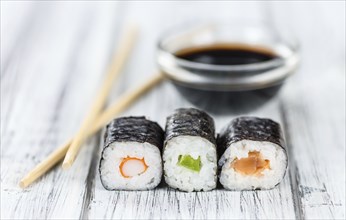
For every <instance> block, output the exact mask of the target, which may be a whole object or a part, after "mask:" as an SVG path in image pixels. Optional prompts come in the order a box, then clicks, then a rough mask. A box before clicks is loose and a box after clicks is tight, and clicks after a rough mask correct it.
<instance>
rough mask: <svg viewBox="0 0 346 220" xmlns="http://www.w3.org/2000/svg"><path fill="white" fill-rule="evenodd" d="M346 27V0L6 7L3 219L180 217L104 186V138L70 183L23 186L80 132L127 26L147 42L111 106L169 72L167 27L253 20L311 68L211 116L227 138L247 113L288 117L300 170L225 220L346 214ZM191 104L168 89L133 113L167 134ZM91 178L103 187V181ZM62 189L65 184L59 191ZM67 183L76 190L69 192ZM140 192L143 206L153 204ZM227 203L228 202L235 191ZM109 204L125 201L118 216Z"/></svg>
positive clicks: (57, 177)
mask: <svg viewBox="0 0 346 220" xmlns="http://www.w3.org/2000/svg"><path fill="white" fill-rule="evenodd" d="M345 19H346V18H345V1H1V46H0V47H1V182H2V184H1V192H2V193H1V203H2V204H1V210H2V214H1V217H4V218H9V217H14V218H21V217H22V218H24V217H25V218H34V219H35V218H36V219H37V218H47V217H48V218H61V217H66V218H75V217H79V216H84V217H85V215H84V214H85V213H87V214H88V215H89V217H90V218H103V217H105V216H108V217H114V216H117V215H116V214H119V215H120V214H121V216H123V217H128V218H135V217H139V216H142V217H144V218H151V217H153V216H154V217H161V218H169V217H176V216H173V215H174V212H175V211H174V210H175V209H174V208H175V206H174V205H172V207H173V208H172V209H170V208H171V207H170V205H169V204H168V203H167V204H166V203H164V202H163V203H162V204H166V205H167V209H166V211H165V212H164V211H163V210H164V209H158V208H157V209H156V208H152V209H148V210H147V209H146V210H147V211H145V210H144V209H141V210H139V209H137V208H136V204H137V203H136V202H132V203H131V201H132V200H131V201H130V200H124V203H126V201H127V205H129V206H130V207H132V208H133V209H131V210H137V211H134V212H135V214H136V215H135V214H133V215H132V214H131V212H125V214H124V209H123V206H121V205H117V204H118V203H117V204H115V202H114V201H115V200H114V198H113V197H111V196H109V194H106V193H105V192H104V190H103V189H102V187H101V186H100V183H99V180H98V177H97V176H96V177H97V178H95V175H97V174H95V173H97V172H96V171H95V170H97V160H98V158H97V157H96V158H95V152H94V151H93V147H95V146H99V142H100V135H98V136H97V137H94V138H93V139H91V140H90V141H89V142H88V143H87V144H86V145H87V146H85V147H84V148H83V149H82V152H81V155H80V156H79V158H78V160H77V161H76V163H77V164H76V167H77V169H76V170H73V171H71V172H70V173H69V174H67V175H66V176H65V175H62V173H61V171H60V170H58V169H57V170H56V171H54V173H53V175H48V176H47V177H45V179H44V181H42V182H44V183H42V182H40V183H38V185H36V188H32V189H31V190H28V191H25V192H22V191H20V190H19V189H18V187H17V184H18V181H19V179H20V178H21V177H22V176H23V175H24V173H26V172H27V171H28V170H29V168H31V167H34V165H36V164H37V163H38V162H39V161H41V160H42V159H43V158H45V157H46V155H48V154H49V153H50V152H52V150H54V149H55V148H56V147H57V146H58V145H59V144H61V143H63V142H64V141H65V140H66V138H68V137H70V136H71V134H73V133H74V132H75V131H76V130H77V129H78V128H79V126H80V123H81V121H82V119H83V117H84V116H85V114H86V113H87V112H88V109H89V107H90V104H91V102H92V99H93V97H94V95H95V93H96V91H97V90H98V88H99V85H100V83H101V82H102V79H103V76H104V74H105V72H106V69H107V65H108V64H109V62H110V60H111V58H112V54H113V53H114V51H115V50H116V49H117V42H118V41H119V38H120V35H121V33H122V30H123V29H124V27H126V26H128V25H129V24H133V23H134V24H137V25H138V26H139V28H140V35H139V38H138V41H137V42H136V45H135V48H134V51H133V53H132V54H131V56H130V59H129V61H128V63H127V65H126V68H125V70H124V71H123V73H122V74H121V77H120V79H119V80H117V81H116V82H115V83H114V88H113V91H112V93H111V95H110V97H109V103H111V102H112V101H114V100H116V98H117V97H118V96H119V95H120V94H122V93H123V92H124V91H127V90H128V89H129V88H134V87H136V85H138V84H139V83H140V82H143V81H145V80H146V79H147V78H148V77H149V76H150V75H152V74H154V73H155V72H157V71H158V65H157V43H158V39H159V37H160V36H161V34H162V32H163V31H164V30H167V29H169V28H170V27H172V26H175V25H179V24H185V23H188V22H193V21H202V20H203V21H208V20H217V21H245V20H246V21H250V22H251V21H265V22H266V23H267V24H268V25H269V26H270V27H272V28H274V29H276V28H278V29H279V28H283V29H288V30H291V33H292V34H294V35H295V36H296V38H297V40H298V42H299V44H300V50H299V52H300V60H301V64H300V66H299V68H298V70H297V71H296V72H295V74H293V75H292V77H290V78H289V79H288V80H287V81H286V82H285V83H284V86H283V88H282V89H281V91H280V93H279V94H278V95H277V96H275V97H274V98H273V99H271V100H270V101H268V102H267V103H266V104H264V105H263V106H260V107H259V108H256V109H252V110H251V109H250V111H248V110H247V111H246V112H245V111H242V110H241V109H240V111H237V112H229V114H225V115H217V114H214V113H213V112H211V114H212V115H213V116H214V119H215V122H216V129H217V131H219V130H220V129H221V128H222V127H223V126H224V125H225V124H226V123H227V122H229V121H230V120H231V119H232V118H234V117H236V116H239V115H244V114H247V115H254V116H260V117H269V118H272V119H274V120H277V121H279V122H280V123H281V124H282V126H283V128H284V130H285V134H286V138H287V142H288V145H289V155H290V158H291V164H290V171H289V173H288V174H287V176H286V179H285V180H284V183H283V184H282V185H280V188H277V189H275V190H273V191H271V192H263V193H259V194H258V195H257V194H256V195H257V199H258V200H259V201H263V204H262V203H261V204H260V203H257V205H261V207H262V208H258V209H252V208H253V207H255V205H254V204H253V203H252V201H254V200H255V201H256V199H254V198H253V197H252V196H251V195H250V193H249V192H245V193H244V194H241V195H242V196H240V194H239V195H238V194H237V195H238V196H239V197H241V198H244V199H245V200H246V199H249V202H248V203H244V204H243V205H242V207H238V206H239V204H240V203H239V204H232V207H228V205H229V204H228V202H225V203H223V202H222V201H224V200H222V199H220V201H221V202H220V204H219V203H217V201H215V204H218V206H217V207H225V209H222V210H223V211H220V213H219V214H218V217H224V218H225V216H226V217H227V218H228V217H234V218H245V217H248V218H260V217H262V218H283V217H286V218H295V217H297V216H298V217H301V218H325V219H329V218H344V217H345V212H344V210H345V187H344V186H345V185H344V184H345V122H346V120H345V92H346V91H345V59H346V57H345ZM191 106H194V105H193V104H191V103H190V102H188V101H187V100H186V99H185V98H184V96H182V95H181V94H180V93H178V92H177V90H176V89H175V88H174V86H173V85H172V84H171V83H170V82H168V81H166V82H164V83H163V84H161V85H159V86H157V87H156V88H154V89H153V90H152V91H151V92H149V93H148V94H147V95H145V96H143V97H142V98H141V99H140V100H139V101H138V102H136V103H135V104H134V105H133V106H131V107H130V108H129V109H128V110H127V111H125V112H124V113H123V115H145V116H147V117H149V118H150V119H153V120H155V121H158V122H159V123H160V125H161V126H164V124H165V120H166V117H167V115H169V114H170V113H171V112H172V111H173V110H174V109H175V108H178V107H191ZM235 108H236V106H235ZM238 110H239V109H238ZM19 146H20V149H21V151H20V152H18V147H19ZM96 155H97V154H96ZM93 161H94V162H93ZM95 161H96V162H95ZM336 165H337V166H336ZM93 171H95V172H94V174H95V175H94V176H92V175H91V177H90V175H88V173H90V172H91V173H93ZM87 178H88V180H90V179H92V180H93V179H95V180H93V181H92V184H91V183H88V181H86V180H87ZM57 181H58V182H59V181H60V182H62V183H63V184H65V186H64V185H63V184H61V185H59V184H58V185H56V183H57ZM94 181H95V182H94ZM66 184H69V185H70V186H71V187H70V188H69V189H66ZM90 184H91V185H90ZM37 186H40V187H37ZM91 189H92V192H93V193H94V194H93V196H90V195H91V194H92V193H91V191H90V190H91ZM88 190H89V191H88ZM160 192H161V191H160ZM165 192H166V191H165ZM85 193H87V195H89V197H87V196H84V195H86V194H85ZM88 193H89V194H88ZM217 193H218V192H217ZM236 193H237V192H234V194H232V196H234V195H235V194H236ZM158 194H159V193H158ZM49 195H50V196H49ZM52 195H54V196H52ZM112 195H113V194H112ZM194 195H195V194H193V196H194ZM247 195H249V198H248V197H247ZM268 195H269V198H267V196H268ZM36 196H37V198H38V199H36V200H34V199H33V198H36ZM130 196H133V197H131V198H134V199H133V201H137V200H136V199H138V201H139V200H140V201H142V200H141V199H144V197H143V198H141V197H135V196H137V195H135V194H133V195H132V194H131V195H130ZM191 196H192V195H191ZM187 197H188V196H187ZM282 197H283V198H282ZM126 198H127V197H126ZM162 198H166V197H162ZM182 198H183V197H182ZM184 198H185V197H184ZM220 198H223V199H225V200H227V199H228V197H227V196H226V195H225V196H224V197H220ZM232 198H234V197H232ZM279 200H280V201H283V202H282V203H280V204H276V206H275V207H276V208H272V207H271V205H270V206H269V205H265V204H267V202H268V201H279ZM4 201H6V202H5V203H4ZM40 201H41V202H40ZM42 201H44V202H42ZM47 201H48V202H47ZM105 201H109V204H115V206H114V210H113V212H111V211H109V210H108V208H107V207H108V206H107V205H106V202H105ZM165 201H166V200H165ZM177 201H178V200H177ZM182 201H184V200H182ZM232 201H233V200H232ZM246 201H247V200H246ZM138 203H139V202H138ZM154 203H155V204H156V206H153V207H159V206H160V204H161V203H160V201H159V200H157V201H153V204H154ZM177 203H178V202H177ZM177 203H173V204H175V205H176V204H177ZM52 204H54V207H53V206H52ZM69 204H73V205H69ZM268 204H271V203H268ZM180 205H182V204H180ZM213 205H214V203H213V204H211V205H210V204H209V203H205V204H202V205H201V207H206V208H208V207H214V206H213ZM69 206H70V207H69ZM182 206H184V205H182ZM18 207H19V208H18ZM32 207H35V208H34V209H33V208H32ZM52 207H53V208H52ZM215 207H216V206H215ZM36 208H37V209H36ZM3 210H5V211H4V212H3ZM18 210H19V211H18ZM33 210H34V211H33ZM35 210H37V211H35ZM61 210H64V211H61ZM81 210H82V211H81ZM143 210H144V211H143ZM227 210H236V211H235V212H232V213H227ZM281 210H285V211H282V212H281ZM190 211H191V210H189V211H186V213H189V214H186V215H185V216H183V215H182V214H181V213H180V214H181V215H180V217H185V218H189V217H192V214H193V216H195V214H196V215H197V216H199V215H200V218H206V216H204V215H203V212H201V211H200V209H198V208H197V209H196V210H194V213H192V214H191V213H190ZM182 212H183V211H182ZM81 213H82V214H81ZM114 213H115V214H114ZM126 213H127V214H126ZM165 213H166V214H165ZM167 213H168V214H167ZM183 213H184V212H183ZM239 213H240V214H239ZM103 214H104V215H103ZM190 214H191V215H190ZM178 217H179V216H178ZM209 217H211V218H216V217H215V216H209Z"/></svg>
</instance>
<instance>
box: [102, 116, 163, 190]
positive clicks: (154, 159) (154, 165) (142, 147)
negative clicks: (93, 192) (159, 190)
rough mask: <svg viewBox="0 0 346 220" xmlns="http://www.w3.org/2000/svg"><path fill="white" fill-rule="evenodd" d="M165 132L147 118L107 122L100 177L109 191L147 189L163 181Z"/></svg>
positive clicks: (128, 118) (124, 118)
mask: <svg viewBox="0 0 346 220" xmlns="http://www.w3.org/2000/svg"><path fill="white" fill-rule="evenodd" d="M163 136H164V132H163V130H162V128H161V127H160V126H159V125H158V124H157V123H156V122H152V121H149V120H147V119H145V117H122V118H117V119H114V120H113V121H112V122H110V123H109V124H108V125H107V128H106V133H105V136H104V148H103V151H102V156H101V161H100V167H99V172H100V177H101V182H102V185H103V186H104V187H105V188H106V189H107V190H147V189H153V188H155V187H156V186H157V185H158V184H159V183H160V181H161V176H162V161H161V151H160V150H161V149H162V144H163Z"/></svg>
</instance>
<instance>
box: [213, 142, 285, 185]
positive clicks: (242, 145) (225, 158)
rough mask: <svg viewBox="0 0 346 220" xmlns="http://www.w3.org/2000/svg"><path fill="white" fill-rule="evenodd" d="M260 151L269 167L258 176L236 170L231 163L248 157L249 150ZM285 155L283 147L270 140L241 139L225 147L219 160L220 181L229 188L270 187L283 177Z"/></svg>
mask: <svg viewBox="0 0 346 220" xmlns="http://www.w3.org/2000/svg"><path fill="white" fill-rule="evenodd" d="M254 151H257V152H260V154H261V156H262V158H263V159H265V160H269V161H270V164H269V165H270V168H269V169H264V170H263V171H262V172H261V174H262V175H260V176H255V175H245V174H242V173H239V172H236V171H235V170H234V169H233V168H232V167H231V164H232V162H233V161H234V160H235V159H241V158H246V157H248V153H249V152H254ZM287 163H288V161H287V155H286V152H285V150H284V149H282V148H281V147H280V146H279V145H277V144H274V143H271V142H258V141H251V140H242V141H238V142H236V143H233V144H232V145H231V146H230V147H228V148H227V149H226V151H225V152H224V154H223V155H222V157H221V158H220V160H219V166H220V167H221V174H220V183H221V184H222V185H223V186H224V187H225V188H226V189H230V190H251V189H271V188H273V187H275V186H276V185H277V184H278V183H279V182H280V181H281V180H282V179H283V177H284V175H285V172H286V169H287Z"/></svg>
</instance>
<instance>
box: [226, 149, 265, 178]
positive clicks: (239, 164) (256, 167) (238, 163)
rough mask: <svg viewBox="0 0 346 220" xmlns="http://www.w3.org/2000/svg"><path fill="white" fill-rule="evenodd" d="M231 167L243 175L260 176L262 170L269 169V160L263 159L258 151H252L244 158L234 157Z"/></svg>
mask: <svg viewBox="0 0 346 220" xmlns="http://www.w3.org/2000/svg"><path fill="white" fill-rule="evenodd" d="M231 167H232V168H233V169H234V170H235V171H236V172H238V173H241V174H244V175H254V176H261V175H262V171H263V170H265V169H270V161H269V160H264V159H263V158H262V155H261V153H260V152H258V151H252V152H249V153H248V157H246V158H241V159H239V160H238V159H235V160H234V161H233V162H232V164H231Z"/></svg>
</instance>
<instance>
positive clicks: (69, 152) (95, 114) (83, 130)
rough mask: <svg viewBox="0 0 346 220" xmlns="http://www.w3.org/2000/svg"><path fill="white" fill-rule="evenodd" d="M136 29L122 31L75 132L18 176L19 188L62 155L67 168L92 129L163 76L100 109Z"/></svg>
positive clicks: (157, 75) (125, 57)
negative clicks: (87, 109)
mask: <svg viewBox="0 0 346 220" xmlns="http://www.w3.org/2000/svg"><path fill="white" fill-rule="evenodd" d="M137 32H138V28H137V27H135V26H131V27H130V28H129V29H127V31H125V34H124V36H123V37H122V40H121V41H120V44H119V50H118V53H116V54H115V56H114V59H113V61H112V64H111V65H110V68H109V70H108V72H107V74H106V77H105V79H104V81H103V84H102V86H101V88H100V90H99V92H98V94H97V96H96V98H95V100H94V102H93V104H92V108H91V109H90V112H89V114H88V115H87V116H86V118H85V120H84V121H83V123H82V126H81V127H80V129H79V131H78V132H77V134H76V135H75V136H74V137H73V138H71V139H70V140H68V141H67V142H66V143H65V144H64V145H62V146H60V147H59V148H57V149H56V150H55V151H54V152H53V153H51V154H50V155H49V156H48V157H47V158H46V159H44V160H43V161H42V162H41V163H39V164H38V165H37V166H36V167H35V168H34V169H33V170H31V171H30V172H29V173H28V174H27V175H26V176H25V177H24V178H23V179H21V181H20V183H19V186H20V187H21V188H25V187H27V186H29V185H30V184H31V183H33V182H34V181H35V180H37V179H38V178H39V177H41V176H42V175H44V174H45V173H46V172H47V171H49V170H50V169H51V168H52V167H53V166H54V165H56V164H57V163H58V162H59V161H61V160H62V159H64V161H63V164H62V167H63V169H68V168H70V167H71V166H72V164H73V162H74V160H75V159H76V157H77V154H78V152H79V149H80V147H81V146H82V144H83V142H84V141H85V140H86V139H87V138H88V137H89V136H91V135H92V134H94V133H96V132H97V131H98V130H99V129H101V128H102V127H103V126H105V125H106V124H107V123H109V122H110V121H111V120H112V119H113V118H114V117H116V116H117V115H119V114H120V113H121V112H122V111H124V110H125V109H126V108H127V107H128V106H129V105H131V104H132V103H133V102H134V101H135V100H136V99H138V98H139V97H140V96H141V95H143V94H144V93H146V92H147V91H149V90H150V89H151V88H153V87H154V86H156V85H157V84H159V83H160V82H161V81H162V80H163V78H164V77H163V75H162V74H161V73H158V74H155V75H154V76H152V77H151V78H150V79H148V80H147V81H145V82H144V83H143V84H141V85H139V86H136V88H135V89H132V90H130V91H127V92H125V94H123V95H121V96H120V98H119V99H118V100H117V101H116V102H115V103H114V104H113V105H111V106H110V107H108V108H107V109H106V110H104V111H102V108H103V106H104V105H105V102H106V100H107V97H108V94H109V93H110V91H111V88H112V85H113V82H114V81H115V80H116V79H117V77H118V76H119V75H120V72H121V69H122V68H123V66H124V64H125V62H126V60H127V59H128V56H129V54H130V51H131V50H132V48H133V45H134V41H135V39H136V37H137Z"/></svg>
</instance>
